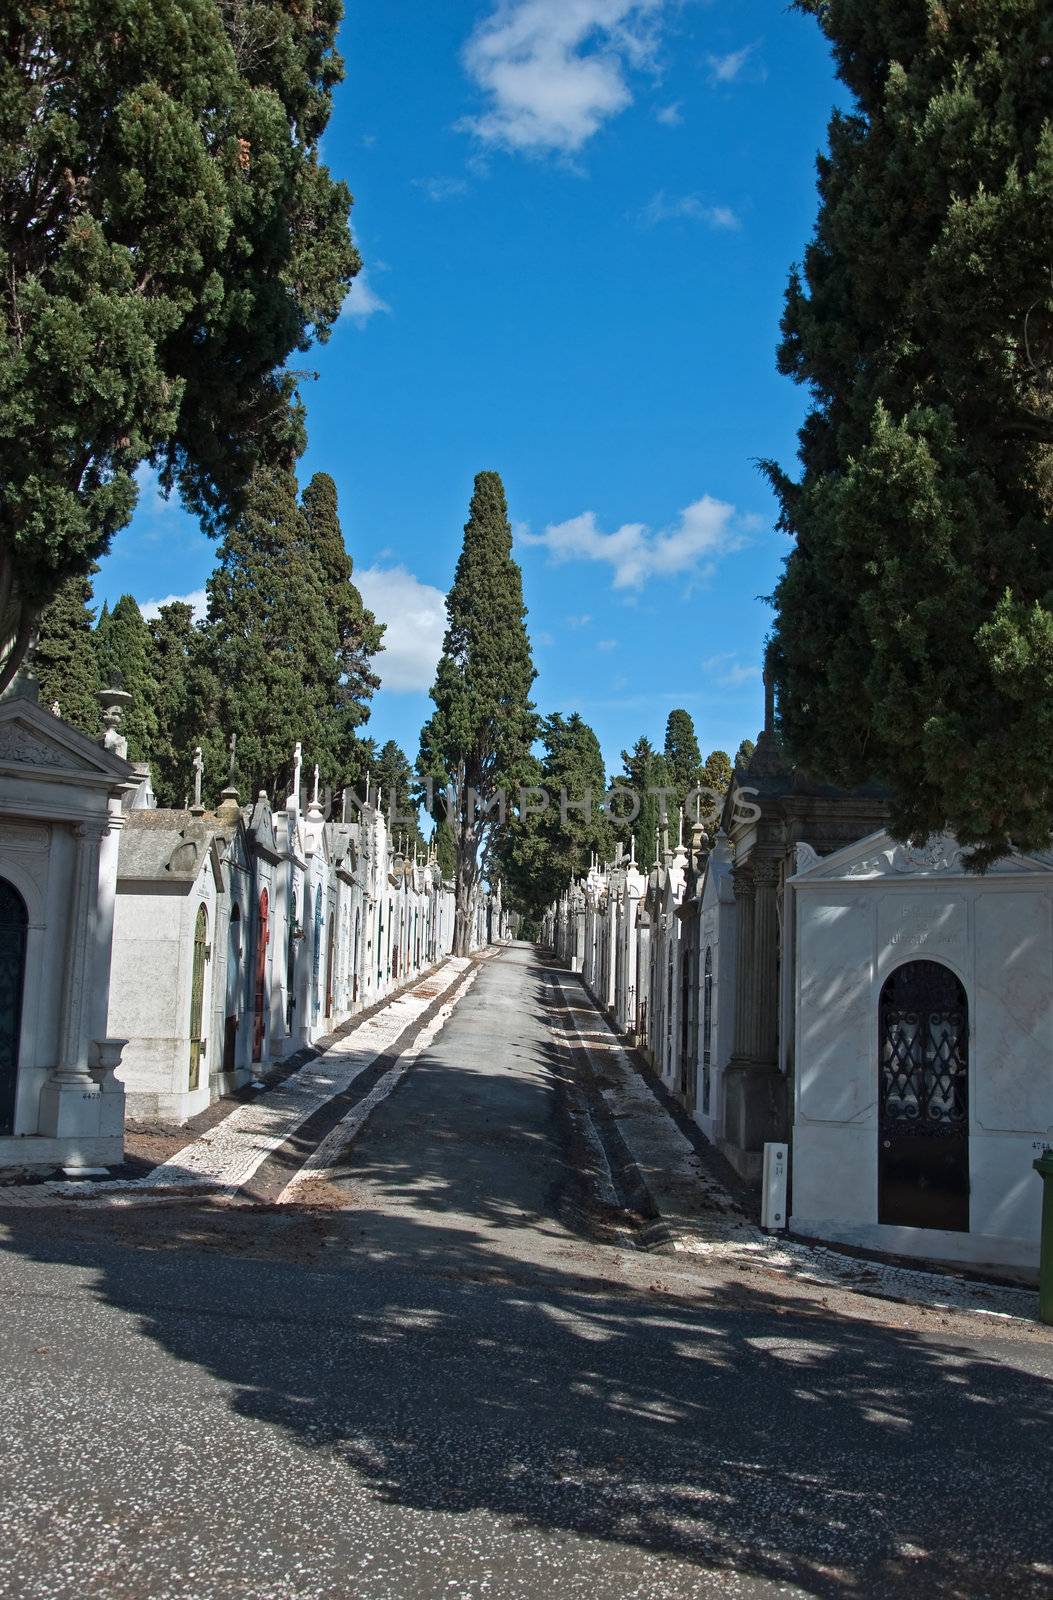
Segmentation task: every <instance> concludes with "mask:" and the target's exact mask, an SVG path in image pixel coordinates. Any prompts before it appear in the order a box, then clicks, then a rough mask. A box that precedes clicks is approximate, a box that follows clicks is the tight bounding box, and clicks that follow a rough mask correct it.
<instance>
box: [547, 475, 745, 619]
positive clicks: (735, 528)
mask: <svg viewBox="0 0 1053 1600" xmlns="http://www.w3.org/2000/svg"><path fill="white" fill-rule="evenodd" d="M754 520H755V519H753V518H750V517H743V516H740V515H739V514H738V513H737V512H736V510H735V507H734V506H731V505H728V504H727V503H726V502H725V501H723V500H715V499H714V498H713V496H712V495H708V494H706V495H703V496H702V498H701V500H695V501H694V502H693V503H692V504H691V505H689V506H685V507H684V509H683V511H681V513H680V515H679V517H678V518H677V520H676V522H675V523H673V524H672V526H671V527H668V528H661V529H659V531H658V532H657V533H654V532H652V530H651V529H650V528H649V527H648V526H647V524H646V523H644V522H626V523H624V524H623V525H622V526H621V527H620V528H617V529H615V531H614V532H613V533H604V532H603V531H602V530H601V529H600V528H599V527H598V525H597V522H596V514H595V512H593V511H585V512H583V513H582V514H581V516H580V517H571V518H570V519H569V520H568V521H567V522H555V523H550V524H549V525H548V527H547V528H546V529H545V531H544V533H538V534H524V535H523V543H524V544H528V545H529V544H533V545H544V547H545V549H546V550H547V551H548V553H549V556H550V557H551V559H552V561H554V562H556V563H557V564H561V563H563V562H566V561H601V562H606V563H607V564H608V565H609V566H610V567H611V568H612V569H613V572H614V587H615V588H616V589H639V588H641V587H642V586H643V585H644V584H645V583H646V582H647V580H648V579H649V578H653V577H660V578H666V577H672V576H674V575H675V574H677V573H691V574H692V575H693V576H694V577H699V578H703V577H708V576H710V575H711V573H712V571H713V567H714V563H715V562H716V560H717V559H718V558H719V557H720V556H723V555H726V554H727V553H728V552H729V551H731V550H737V549H739V548H740V547H741V545H742V544H743V543H744V542H745V535H746V533H747V532H748V531H749V530H750V529H751V528H752V527H753V525H754ZM568 620H570V619H568Z"/></svg>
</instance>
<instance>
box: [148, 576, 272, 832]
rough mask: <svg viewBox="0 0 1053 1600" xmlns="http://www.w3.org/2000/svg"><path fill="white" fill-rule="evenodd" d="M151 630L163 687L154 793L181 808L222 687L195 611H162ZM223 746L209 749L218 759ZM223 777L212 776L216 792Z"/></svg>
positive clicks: (177, 607) (179, 607) (174, 605)
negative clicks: (218, 687)
mask: <svg viewBox="0 0 1053 1600" xmlns="http://www.w3.org/2000/svg"><path fill="white" fill-rule="evenodd" d="M147 626H148V628H149V630H150V639H151V642H152V645H153V675H154V681H155V683H156V685H157V699H156V705H157V725H158V726H157V738H156V740H155V742H154V752H153V759H152V762H151V772H152V776H153V783H154V791H155V793H156V795H157V801H158V804H159V805H162V806H181V805H182V803H183V800H184V797H185V796H186V794H187V793H188V791H189V790H190V789H191V788H192V785H193V759H194V747H195V745H199V744H204V743H206V742H208V734H209V725H208V718H209V715H210V708H211V707H212V706H213V705H214V704H215V699H216V685H215V680H214V678H213V675H212V672H211V670H210V668H209V664H208V660H207V655H206V643H205V636H204V632H203V630H202V629H201V628H200V627H198V626H197V625H195V623H194V612H193V608H192V607H191V606H188V605H187V604H186V603H185V602H184V601H182V600H173V601H172V602H171V604H170V605H167V606H162V607H161V609H160V611H159V612H158V614H157V616H156V617H155V618H153V619H152V620H151V621H150V622H149V623H148V624H147ZM217 745H218V741H216V740H215V739H213V740H212V741H211V743H210V746H209V748H210V754H211V755H212V757H213V758H214V759H217V760H218V748H217ZM220 776H221V774H220V772H219V771H218V770H217V771H212V772H210V773H209V779H210V780H213V781H210V789H215V788H216V787H219V788H222V786H223V785H222V783H220V784H216V783H215V782H214V780H215V779H217V778H219V777H220ZM224 781H225V780H224ZM244 798H246V799H253V798H254V796H252V795H247V796H245V797H244Z"/></svg>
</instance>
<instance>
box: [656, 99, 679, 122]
mask: <svg viewBox="0 0 1053 1600" xmlns="http://www.w3.org/2000/svg"><path fill="white" fill-rule="evenodd" d="M682 104H683V102H682V101H680V100H674V101H673V104H672V105H671V106H659V108H658V110H657V111H656V112H655V121H656V122H660V123H662V124H663V126H664V127H666V128H679V126H680V124H681V123H682V122H683V120H684V114H683V112H682V111H681V109H680V107H681V105H682Z"/></svg>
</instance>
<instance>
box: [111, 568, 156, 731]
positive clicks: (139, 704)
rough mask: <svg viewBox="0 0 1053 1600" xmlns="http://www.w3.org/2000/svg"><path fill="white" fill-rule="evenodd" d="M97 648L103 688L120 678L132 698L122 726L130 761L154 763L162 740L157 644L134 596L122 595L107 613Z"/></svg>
mask: <svg viewBox="0 0 1053 1600" xmlns="http://www.w3.org/2000/svg"><path fill="white" fill-rule="evenodd" d="M95 648H96V654H97V659H98V670H99V677H100V678H101V679H102V680H103V681H102V685H101V686H102V688H104V689H106V688H110V687H111V686H112V685H113V684H114V682H115V681H116V680H117V678H118V677H119V678H120V681H121V683H122V684H123V685H124V688H125V689H126V690H127V692H128V693H129V694H130V695H131V697H132V700H131V704H130V706H129V707H128V710H127V711H126V712H125V715H124V720H123V722H122V723H121V732H122V733H123V734H124V735H125V737H126V738H127V740H128V759H129V761H152V760H153V757H154V751H155V747H156V744H157V736H158V720H157V696H158V688H157V679H156V677H155V676H154V661H153V642H152V640H151V638H150V630H149V628H148V627H147V625H146V623H145V622H144V620H143V614H142V612H141V611H140V610H139V607H138V605H137V604H136V602H135V600H134V598H133V597H132V596H131V595H130V594H122V595H121V598H120V599H119V600H118V602H117V604H116V605H115V606H114V608H113V610H112V611H107V610H105V609H104V611H103V614H102V616H101V617H100V618H99V624H98V627H97V628H96V630H95Z"/></svg>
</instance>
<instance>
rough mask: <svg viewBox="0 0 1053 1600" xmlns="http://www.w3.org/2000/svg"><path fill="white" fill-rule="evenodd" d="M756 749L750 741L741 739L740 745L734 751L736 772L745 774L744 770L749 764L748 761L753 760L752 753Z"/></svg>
mask: <svg viewBox="0 0 1053 1600" xmlns="http://www.w3.org/2000/svg"><path fill="white" fill-rule="evenodd" d="M756 748H757V746H756V745H755V744H754V742H753V740H752V739H743V741H742V743H741V744H740V745H739V747H738V749H737V750H736V751H735V771H736V772H745V770H746V768H747V767H748V766H749V764H750V761H751V760H752V759H753V752H754V750H756Z"/></svg>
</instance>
